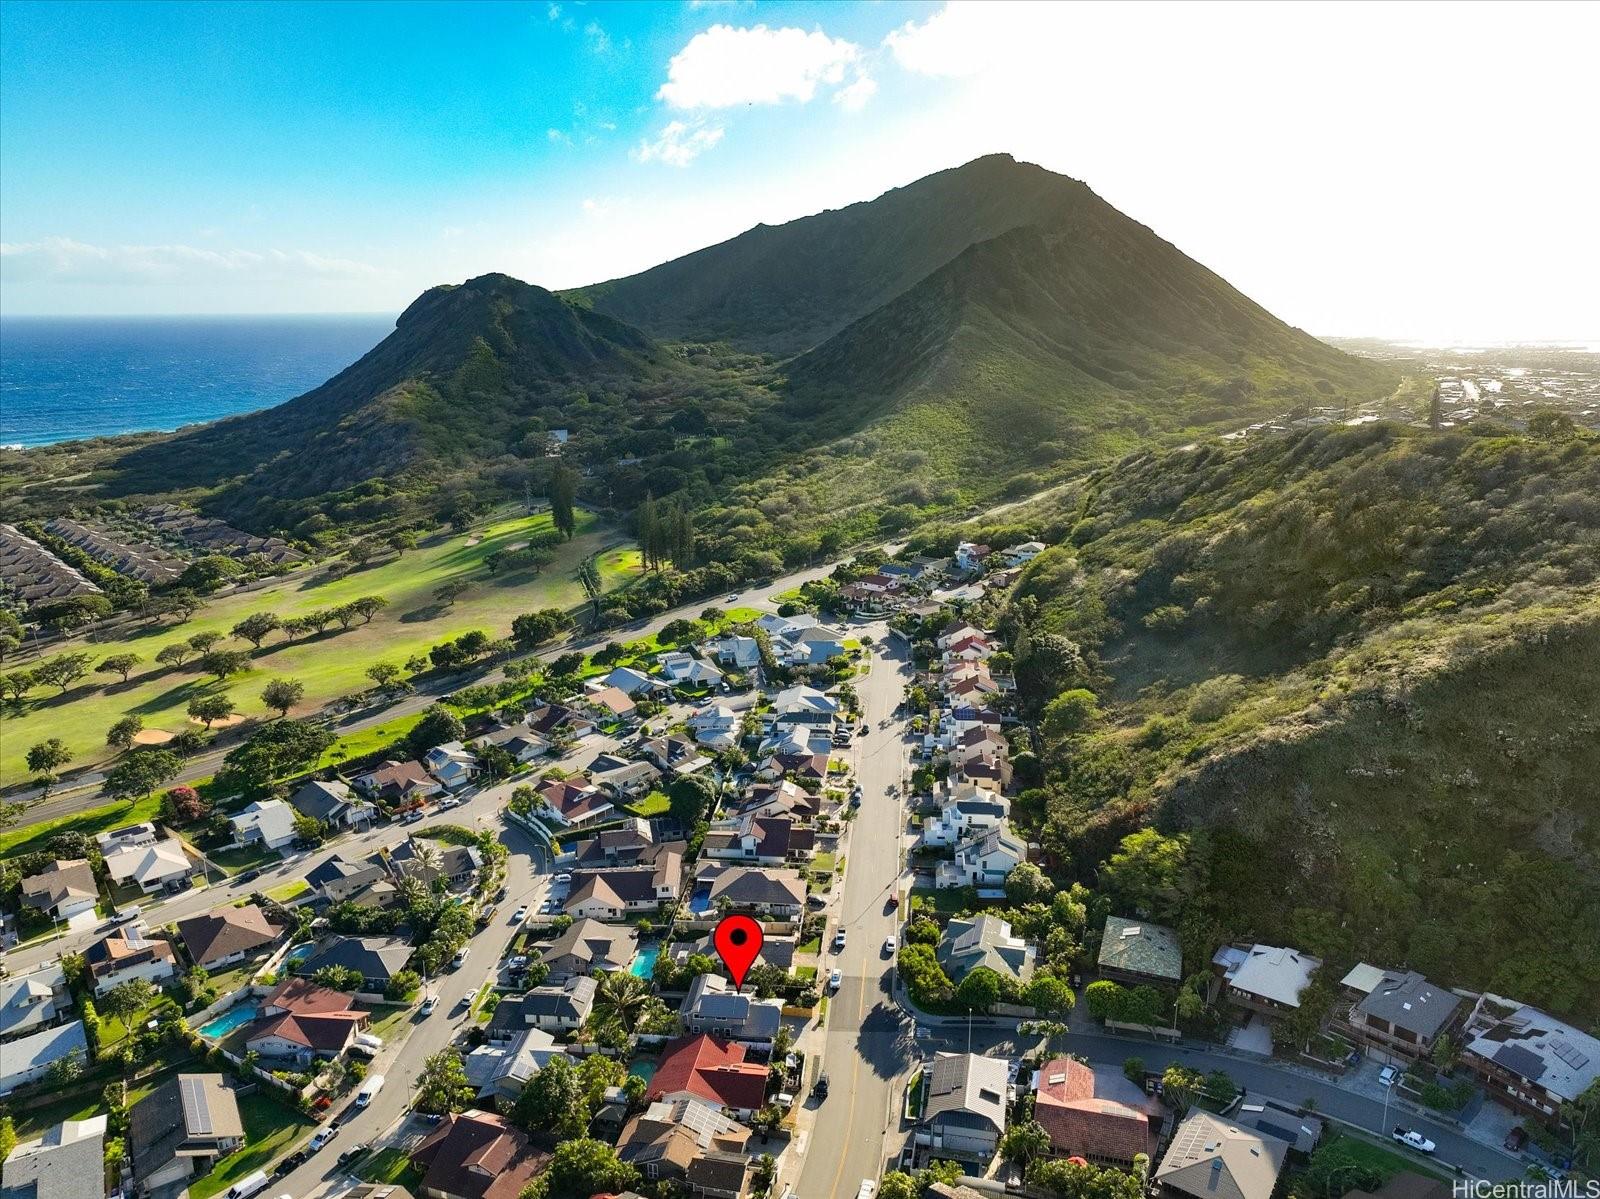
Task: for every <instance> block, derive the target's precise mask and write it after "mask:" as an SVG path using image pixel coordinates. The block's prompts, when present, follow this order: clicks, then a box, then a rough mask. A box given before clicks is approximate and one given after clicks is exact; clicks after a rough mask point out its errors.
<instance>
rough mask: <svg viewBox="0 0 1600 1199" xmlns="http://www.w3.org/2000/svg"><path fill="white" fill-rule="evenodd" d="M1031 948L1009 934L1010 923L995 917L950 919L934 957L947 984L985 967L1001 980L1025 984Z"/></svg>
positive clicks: (1030, 964)
mask: <svg viewBox="0 0 1600 1199" xmlns="http://www.w3.org/2000/svg"><path fill="white" fill-rule="evenodd" d="M1034 952H1035V951H1034V948H1033V946H1032V945H1029V944H1028V943H1027V942H1026V941H1024V940H1023V939H1022V938H1021V937H1015V936H1012V935H1011V924H1010V922H1009V921H1006V920H1002V919H1000V917H998V916H977V917H974V918H973V919H971V920H951V921H950V923H949V924H947V925H946V926H945V930H944V938H943V939H942V940H941V941H940V942H939V948H938V950H937V957H938V959H939V964H940V965H941V966H943V967H944V972H945V973H946V974H947V975H949V976H950V979H951V981H953V982H960V981H961V980H962V979H963V978H965V977H966V976H967V974H968V972H969V971H972V970H975V969H977V967H979V966H986V967H988V968H989V969H990V970H993V971H994V972H995V973H996V974H999V975H1001V976H1003V977H1005V978H1010V979H1012V980H1014V981H1016V982H1018V983H1026V982H1027V981H1028V980H1029V979H1030V978H1032V977H1033V959H1034Z"/></svg>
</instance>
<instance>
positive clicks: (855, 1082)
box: [796, 625, 916, 1199]
mask: <svg viewBox="0 0 1600 1199" xmlns="http://www.w3.org/2000/svg"><path fill="white" fill-rule="evenodd" d="M862 631H863V632H867V633H870V634H872V636H873V640H874V641H875V643H876V646H875V651H874V656H875V661H874V664H873V668H872V671H871V673H870V674H868V675H867V677H866V678H865V679H864V680H861V681H860V682H859V683H858V684H857V692H858V694H859V696H860V699H861V705H862V711H863V714H864V718H865V720H866V722H867V725H868V727H869V729H870V732H868V734H867V736H866V737H865V738H864V739H863V740H861V741H858V742H857V747H858V748H857V777H858V779H859V781H860V783H861V788H862V803H861V809H860V812H859V813H858V814H857V816H856V818H855V820H854V821H853V824H852V828H851V832H850V837H849V846H848V850H847V857H846V863H845V878H844V888H843V893H842V896H841V898H840V900H839V901H838V902H837V906H836V908H835V910H834V916H835V921H836V923H835V924H834V925H832V926H830V928H829V930H828V937H829V944H831V938H832V936H833V933H834V931H835V930H836V928H839V927H842V928H844V929H845V930H846V942H845V949H844V952H842V953H838V954H834V953H832V952H826V951H827V950H828V945H825V946H824V950H825V952H824V955H823V962H822V965H821V966H820V968H819V973H821V974H823V975H826V972H827V970H828V969H830V968H832V967H835V966H837V967H838V968H839V969H841V970H842V971H843V973H844V980H843V982H842V984H841V985H840V987H839V991H838V993H837V994H835V995H834V996H833V998H832V999H831V1000H830V1001H829V1003H828V1015H827V1023H826V1026H825V1033H826V1035H825V1037H824V1048H823V1060H822V1068H823V1070H824V1071H825V1072H826V1073H827V1075H828V1082H829V1095H828V1098H827V1099H826V1100H824V1101H823V1102H821V1103H820V1104H818V1102H817V1101H816V1100H815V1099H812V1098H809V1097H808V1098H807V1099H806V1103H808V1104H810V1105H812V1107H813V1108H814V1116H815V1118H814V1120H813V1122H812V1125H811V1129H810V1132H809V1134H808V1140H807V1143H806V1150H805V1153H804V1156H803V1164H802V1166H801V1170H800V1177H799V1183H798V1185H797V1186H796V1190H797V1191H798V1193H799V1196H800V1199H828V1197H829V1196H850V1195H854V1194H855V1193H856V1190H857V1189H858V1188H859V1187H860V1185H861V1181H862V1179H864V1178H871V1179H876V1178H877V1177H878V1175H879V1173H880V1172H881V1171H882V1170H883V1168H884V1155H885V1146H884V1138H885V1135H886V1133H887V1131H888V1129H889V1128H890V1126H891V1125H896V1126H897V1119H896V1116H895V1114H894V1112H893V1110H892V1108H893V1105H894V1104H896V1103H898V1102H899V1098H900V1087H899V1084H898V1080H899V1079H900V1078H901V1077H902V1076H903V1075H904V1074H905V1072H906V1071H907V1069H908V1068H909V1067H910V1065H911V1063H912V1062H913V1061H915V1060H916V1054H915V1046H914V1044H913V1043H912V1040H911V1031H912V1025H911V1022H910V1021H909V1020H907V1019H906V1018H905V1016H904V1014H903V1013H902V1012H901V1011H900V1009H899V1008H898V1007H897V1006H896V1005H895V1004H894V1002H893V999H892V997H891V991H890V985H891V981H892V971H893V966H894V958H893V955H892V954H886V953H884V950H883V942H884V938H885V937H888V936H890V935H891V934H893V933H894V932H895V930H896V920H895V915H894V913H893V912H891V911H890V910H889V907H888V902H889V897H890V896H891V895H892V894H894V889H895V884H896V880H897V879H898V878H899V875H900V868H901V863H900V843H901V831H902V828H903V823H904V816H903V809H902V806H901V804H902V796H901V788H902V785H903V781H904V775H905V759H906V743H905V731H906V724H905V722H904V721H903V720H901V719H897V718H895V717H894V715H893V714H894V710H895V708H896V706H897V705H898V704H899V703H900V701H901V699H902V698H903V697H904V693H905V686H906V683H907V682H908V681H909V679H910V675H911V667H910V662H909V657H908V654H907V651H906V647H905V646H904V644H903V643H901V642H899V641H897V640H892V639H890V640H886V639H885V637H884V632H885V630H884V627H883V626H882V625H875V626H870V627H868V628H865V629H863V630H862ZM886 725H887V727H885V726H886ZM813 1077H814V1075H813ZM807 1081H808V1082H810V1081H811V1080H810V1079H808V1080H807Z"/></svg>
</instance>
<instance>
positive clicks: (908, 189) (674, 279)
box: [569, 154, 1102, 357]
mask: <svg viewBox="0 0 1600 1199" xmlns="http://www.w3.org/2000/svg"><path fill="white" fill-rule="evenodd" d="M1091 201H1092V202H1095V203H1102V201H1099V200H1098V198H1097V197H1095V196H1094V193H1093V192H1091V191H1090V190H1089V188H1088V187H1087V186H1086V185H1084V184H1082V183H1080V182H1078V181H1077V180H1075V179H1068V178H1066V177H1065V176H1062V175H1056V174H1053V173H1051V172H1049V171H1046V170H1045V169H1044V168H1042V167H1038V166H1033V165H1031V164H1026V163H1018V162H1017V161H1016V160H1015V159H1013V158H1012V157H1011V156H1010V155H1009V154H991V155H988V156H986V157H983V158H978V159H974V160H973V161H971V162H969V163H966V164H965V165H963V166H959V167H953V168H951V169H949V170H945V171H939V172H937V173H935V174H933V175H928V176H926V177H924V178H922V179H918V180H917V181H916V182H914V183H909V184H907V185H906V186H904V187H898V188H895V189H893V190H891V191H887V192H885V193H884V194H883V195H881V196H879V197H877V198H876V199H874V200H864V201H861V202H859V203H856V204H851V205H849V206H848V207H845V208H840V209H834V210H831V211H828V212H822V213H818V214H816V215H815V216H809V217H802V218H800V219H799V220H794V221H788V222H785V223H784V224H782V225H757V226H756V227H755V228H754V229H750V230H747V231H746V232H744V233H741V234H740V235H739V236H737V237H734V238H730V239H729V240H728V241H725V242H721V243H719V244H717V245H714V246H708V247H707V248H705V249H703V250H696V251H695V252H694V253H692V254H686V255H684V256H683V257H682V258H677V259H674V260H672V261H671V262H666V263H663V264H661V265H660V266H656V267H651V268H650V269H649V270H646V271H642V272H640V273H639V274H636V275H630V276H627V277H626V278H622V279H612V280H609V281H607V282H605V283H597V284H593V285H591V286H588V287H583V288H577V289H575V290H574V291H573V292H571V293H569V294H570V295H572V296H573V298H575V299H578V300H580V301H581V302H585V303H588V304H591V305H592V306H593V307H595V308H596V309H598V310H600V311H602V312H608V313H610V314H612V315H613V316H616V317H618V318H620V319H622V320H625V321H627V322H629V323H630V324H634V325H637V326H639V327H640V328H642V329H645V330H647V331H649V332H650V333H652V334H653V335H655V336H657V337H662V338H669V339H682V340H705V341H727V342H729V343H731V344H733V345H735V346H738V347H740V348H741V349H748V350H758V351H761V352H764V353H770V354H774V355H777V356H778V357H787V356H789V355H791V354H794V353H796V352H799V351H802V350H805V349H808V348H810V347H812V346H815V345H817V344H819V343H821V342H822V341H825V340H826V339H827V338H828V337H829V336H831V335H832V334H833V333H836V332H838V331H839V330H841V329H843V328H845V327H846V326H847V325H849V324H850V323H851V322H852V321H854V320H856V319H858V318H860V317H862V316H865V315H866V314H867V313H869V312H871V311H872V310H873V309H875V308H878V307H879V306H881V305H882V304H884V303H886V302H887V301H889V300H890V299H892V298H893V297H894V296H896V295H898V294H899V293H901V292H903V291H905V290H906V289H907V288H909V287H912V286H914V285H915V284H917V283H918V282H919V281H920V280H922V279H924V278H926V277H927V276H928V275H929V274H931V273H932V272H934V271H935V270H937V269H938V268H939V267H941V266H943V265H944V264H946V263H948V262H950V261H951V260H952V259H954V258H956V257H957V256H958V255H960V254H961V253H962V252H963V251H965V250H966V249H967V247H969V246H971V245H973V244H975V243H977V242H982V241H987V240H988V239H990V238H992V237H995V236H997V235H999V234H1001V233H1004V232H1006V231H1007V230H1010V229H1015V228H1017V227H1019V226H1022V225H1030V224H1038V223H1041V222H1049V221H1051V220H1053V219H1055V218H1057V217H1058V216H1060V215H1061V214H1062V213H1064V212H1066V211H1068V210H1070V209H1072V208H1075V207H1077V206H1080V205H1083V204H1086V203H1089V202H1091Z"/></svg>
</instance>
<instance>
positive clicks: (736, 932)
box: [711, 916, 762, 989]
mask: <svg viewBox="0 0 1600 1199" xmlns="http://www.w3.org/2000/svg"><path fill="white" fill-rule="evenodd" d="M761 939H762V938H761V926H760V925H759V924H757V923H756V922H755V921H754V920H752V919H750V917H748V916H724V917H723V918H722V922H721V923H720V924H718V925H717V929H716V931H715V932H714V933H712V934H711V943H712V944H713V945H715V946H716V947H717V956H718V957H719V958H721V959H722V964H723V965H724V966H726V967H727V968H728V977H730V978H731V979H733V985H734V986H735V987H737V988H740V989H743V987H744V976H745V975H747V974H749V973H750V967H751V966H753V965H755V963H756V958H757V957H759V956H760V955H761Z"/></svg>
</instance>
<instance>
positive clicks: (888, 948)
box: [883, 936, 895, 957]
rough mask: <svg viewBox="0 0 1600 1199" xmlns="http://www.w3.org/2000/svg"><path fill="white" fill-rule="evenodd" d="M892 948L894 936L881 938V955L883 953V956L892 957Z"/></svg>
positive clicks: (893, 946) (893, 948) (893, 947)
mask: <svg viewBox="0 0 1600 1199" xmlns="http://www.w3.org/2000/svg"><path fill="white" fill-rule="evenodd" d="M894 950H895V944H894V937H893V936H888V937H885V938H884V939H883V955H884V957H892V956H894Z"/></svg>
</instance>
